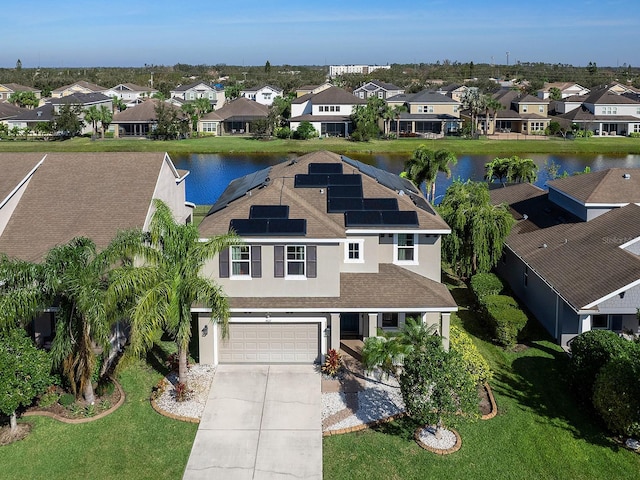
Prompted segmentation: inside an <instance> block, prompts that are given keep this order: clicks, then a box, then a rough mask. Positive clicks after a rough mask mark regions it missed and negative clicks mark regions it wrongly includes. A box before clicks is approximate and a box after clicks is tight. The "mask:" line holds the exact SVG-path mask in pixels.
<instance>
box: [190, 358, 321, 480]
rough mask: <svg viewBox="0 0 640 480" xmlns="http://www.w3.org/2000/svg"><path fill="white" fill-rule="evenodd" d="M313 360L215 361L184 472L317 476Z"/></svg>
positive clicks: (257, 478)
mask: <svg viewBox="0 0 640 480" xmlns="http://www.w3.org/2000/svg"><path fill="white" fill-rule="evenodd" d="M320 395H321V394H320V375H319V374H318V373H317V371H316V370H315V369H314V367H313V365H219V366H218V368H217V371H216V374H215V377H214V379H213V383H212V385H211V390H210V392H209V398H208V400H207V405H206V407H205V411H204V413H203V415H202V419H201V421H200V426H199V428H198V433H197V434H196V438H195V441H194V443H193V447H192V449H191V455H190V457H189V461H188V463H187V467H186V470H185V474H184V477H183V479H185V480H195V479H205V478H206V479H217V478H220V479H225V480H236V479H238V480H239V479H252V480H262V479H285V478H286V479H291V478H305V479H318V480H320V479H322V427H321V403H320Z"/></svg>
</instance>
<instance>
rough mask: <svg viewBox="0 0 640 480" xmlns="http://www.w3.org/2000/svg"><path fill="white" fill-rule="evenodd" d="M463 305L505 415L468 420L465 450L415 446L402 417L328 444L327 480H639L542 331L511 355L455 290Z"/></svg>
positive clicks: (638, 465) (639, 467)
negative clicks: (575, 395) (584, 407)
mask: <svg viewBox="0 0 640 480" xmlns="http://www.w3.org/2000/svg"><path fill="white" fill-rule="evenodd" d="M450 287H451V288H452V293H453V294H454V297H455V298H456V301H457V302H458V304H459V305H461V309H460V312H459V313H458V315H456V316H455V318H453V323H454V324H457V325H461V326H462V327H463V328H465V330H467V331H468V332H469V333H471V334H472V335H473V336H474V341H475V342H476V344H477V345H478V347H479V348H480V350H481V352H482V354H483V355H484V356H485V357H486V358H487V360H488V361H489V362H490V364H491V367H492V369H493V371H494V375H495V378H494V380H493V381H492V383H491V386H492V388H493V392H494V395H495V397H496V402H497V404H498V411H499V413H498V415H497V416H496V417H495V418H494V419H492V420H488V421H480V420H479V421H477V422H474V423H472V422H467V423H464V424H462V425H461V426H460V427H459V428H458V431H459V432H460V435H461V437H462V448H461V449H460V450H459V451H458V452H457V453H454V454H452V455H447V456H438V455H435V454H433V453H431V452H427V451H425V450H422V449H421V448H420V447H418V445H417V444H416V443H415V442H414V441H413V431H414V429H415V428H417V426H418V425H416V424H415V423H414V422H412V421H411V420H409V419H402V420H400V421H396V422H393V423H391V424H388V425H385V426H383V427H380V428H377V429H375V430H368V431H367V430H365V431H363V432H359V433H354V434H347V435H339V436H334V437H329V438H326V439H324V442H323V448H324V450H323V458H324V475H325V478H328V479H332V480H333V479H343V478H344V479H359V478H362V479H367V480H373V479H385V480H391V479H403V480H406V479H419V478H420V479H421V478H442V479H475V480H477V479H485V478H486V479H492V480H497V479H529V480H531V479H536V480H538V479H559V478H566V479H571V480H577V479H602V478H611V479H637V478H638V477H639V475H640V455H637V454H634V453H632V452H630V451H628V450H625V449H623V448H619V447H618V445H617V444H615V443H614V442H613V441H611V440H609V439H608V438H607V437H606V435H605V433H604V432H603V430H602V429H601V427H600V426H599V424H598V423H597V421H596V420H595V418H594V417H592V416H590V415H588V414H586V413H584V412H583V411H581V410H578V407H577V406H576V404H575V402H574V401H573V399H572V397H571V396H570V395H569V393H568V390H567V383H566V373H567V365H568V358H567V356H566V355H565V354H564V353H563V352H562V350H561V349H560V348H559V347H558V346H557V345H555V344H554V343H553V342H551V341H549V340H548V339H547V338H546V335H545V333H544V332H542V331H541V330H540V329H538V328H536V326H535V325H532V327H530V328H528V331H527V332H525V336H526V337H528V340H527V341H526V344H527V345H528V348H526V349H525V350H524V351H522V352H520V353H512V352H505V351H503V350H502V349H500V348H498V347H496V346H494V345H492V344H491V343H489V342H487V341H486V340H484V339H483V338H482V336H483V335H482V331H481V330H480V329H479V328H478V325H477V322H476V319H475V317H474V315H473V314H472V312H470V311H469V310H467V309H466V308H465V307H464V306H465V305H469V300H470V298H469V295H470V294H469V292H468V290H467V289H466V288H465V287H464V286H462V285H459V284H455V285H453V284H450Z"/></svg>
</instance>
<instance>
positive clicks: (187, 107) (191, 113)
mask: <svg viewBox="0 0 640 480" xmlns="http://www.w3.org/2000/svg"><path fill="white" fill-rule="evenodd" d="M180 108H181V109H182V111H183V112H184V113H185V114H186V115H187V118H188V121H189V136H191V135H192V134H193V124H194V121H195V123H196V125H197V122H198V120H196V118H197V117H196V106H195V105H194V104H193V102H189V103H185V104H183V105H182V107H180Z"/></svg>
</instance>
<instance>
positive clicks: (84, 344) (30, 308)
mask: <svg viewBox="0 0 640 480" xmlns="http://www.w3.org/2000/svg"><path fill="white" fill-rule="evenodd" d="M139 238H140V236H139V235H137V234H135V233H131V232H122V233H121V234H119V235H118V236H117V237H116V239H114V241H113V242H112V243H111V244H110V245H109V246H108V247H106V248H105V249H104V250H102V251H101V252H98V250H97V247H96V245H95V243H94V242H93V241H92V240H90V239H88V238H85V237H78V238H75V239H73V240H71V241H70V242H69V243H67V244H64V245H59V246H56V247H54V248H52V249H51V250H50V251H49V252H48V253H47V255H46V257H45V259H44V261H43V262H42V263H40V264H34V263H30V262H25V261H21V260H10V259H8V258H7V257H3V258H2V259H1V261H0V275H1V277H0V278H2V279H3V280H4V282H5V283H4V288H3V290H2V292H1V293H2V295H0V311H1V312H2V314H0V325H1V326H3V327H6V326H11V325H19V324H24V323H25V322H27V321H29V320H31V319H32V318H34V317H35V316H36V315H37V314H38V313H41V312H42V311H44V309H45V308H47V307H51V306H52V305H56V306H57V307H58V312H57V313H56V336H55V338H54V341H53V344H52V349H51V353H52V359H53V363H54V367H56V368H61V370H62V373H63V375H64V376H65V377H66V378H67V380H68V382H69V385H70V387H71V391H72V392H73V393H74V395H76V397H78V396H79V395H80V394H82V395H83V396H84V398H85V400H86V401H87V403H90V404H92V403H93V402H94V401H95V396H94V392H93V385H92V382H91V376H92V374H93V371H94V367H95V364H96V360H97V357H96V351H97V350H99V349H100V348H102V350H103V351H104V352H108V349H109V337H110V332H111V326H112V325H113V324H114V322H115V321H116V320H117V311H116V309H115V308H114V309H111V308H109V305H108V303H107V302H106V297H105V295H106V291H107V285H108V282H109V278H108V274H109V270H110V269H111V268H112V266H113V265H114V264H115V263H116V262H117V261H118V260H119V259H120V258H122V257H123V256H124V255H125V254H126V252H127V251H129V250H130V249H131V246H132V244H133V242H135V241H136V240H139Z"/></svg>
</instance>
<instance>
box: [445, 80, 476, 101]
mask: <svg viewBox="0 0 640 480" xmlns="http://www.w3.org/2000/svg"><path fill="white" fill-rule="evenodd" d="M473 88H474V89H477V88H476V87H473ZM469 90H471V87H467V86H466V85H460V84H459V83H452V84H449V85H443V86H442V87H440V88H438V90H436V91H437V92H438V93H439V94H441V95H446V96H447V97H449V98H453V99H454V100H456V101H458V102H462V97H464V96H465V95H466V93H467V92H468V91H469Z"/></svg>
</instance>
